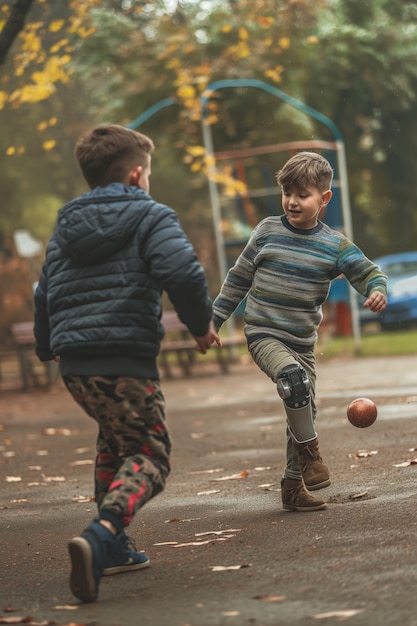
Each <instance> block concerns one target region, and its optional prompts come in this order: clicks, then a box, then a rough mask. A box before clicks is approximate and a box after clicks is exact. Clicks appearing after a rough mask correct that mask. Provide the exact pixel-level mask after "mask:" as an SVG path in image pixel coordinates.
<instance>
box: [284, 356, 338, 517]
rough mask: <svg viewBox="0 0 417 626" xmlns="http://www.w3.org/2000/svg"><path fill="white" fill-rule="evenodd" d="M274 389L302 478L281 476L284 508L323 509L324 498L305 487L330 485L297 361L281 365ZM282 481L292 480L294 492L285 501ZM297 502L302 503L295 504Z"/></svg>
mask: <svg viewBox="0 0 417 626" xmlns="http://www.w3.org/2000/svg"><path fill="white" fill-rule="evenodd" d="M277 390H278V393H279V395H280V397H281V398H282V399H283V401H284V406H285V412H286V414H287V425H288V430H289V433H290V435H291V438H292V439H293V442H294V447H295V449H296V451H297V454H298V463H299V466H300V471H301V475H302V477H303V481H297V480H294V479H290V478H284V479H283V488H282V494H283V503H284V508H290V509H292V510H297V511H306V510H317V509H318V508H324V506H325V503H324V501H322V500H318V499H316V498H313V497H312V496H310V495H309V494H308V493H307V492H305V489H304V486H305V487H307V489H309V490H315V489H322V488H323V487H327V486H328V485H330V478H329V470H328V468H327V467H326V466H325V465H324V463H323V460H322V458H321V456H320V452H319V447H318V439H317V433H316V431H315V429H314V422H313V415H312V409H311V397H310V393H309V391H310V381H309V379H308V376H307V374H306V371H305V370H304V368H302V367H301V366H300V365H298V364H293V365H288V366H287V367H284V368H283V369H282V370H281V372H280V373H279V376H278V381H277ZM285 481H287V482H288V481H291V483H294V485H293V489H292V491H293V494H292V496H291V497H290V496H288V498H287V500H288V502H284V493H285V490H284V487H285ZM302 482H304V485H302ZM299 483H301V484H299ZM298 503H301V504H300V505H298ZM286 504H288V506H286Z"/></svg>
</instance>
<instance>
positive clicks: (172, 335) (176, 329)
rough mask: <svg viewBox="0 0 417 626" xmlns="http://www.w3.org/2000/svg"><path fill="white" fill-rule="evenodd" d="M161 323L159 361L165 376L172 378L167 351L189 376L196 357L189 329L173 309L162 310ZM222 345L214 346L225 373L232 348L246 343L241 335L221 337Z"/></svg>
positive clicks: (195, 349)
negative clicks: (163, 329) (219, 346)
mask: <svg viewBox="0 0 417 626" xmlns="http://www.w3.org/2000/svg"><path fill="white" fill-rule="evenodd" d="M162 325H163V326H164V328H165V337H164V339H163V341H162V343H161V351H160V356H159V362H160V365H161V368H162V370H163V372H164V374H165V376H166V377H167V378H172V367H171V363H170V360H169V357H168V355H169V353H173V354H175V357H176V363H177V365H178V366H179V367H180V369H181V370H182V373H183V375H184V376H191V374H192V370H193V367H194V366H195V362H196V357H197V354H198V352H197V344H196V342H195V340H194V339H193V337H192V336H191V334H190V332H189V330H188V329H187V327H186V326H185V324H183V323H182V322H181V320H180V319H179V318H178V315H177V313H176V312H175V311H164V313H163V315H162ZM222 343H223V347H222V348H218V347H217V346H214V347H213V348H212V350H213V351H214V352H215V354H216V361H217V363H218V365H219V367H220V370H221V372H222V373H224V374H227V373H228V371H229V365H230V362H231V360H232V350H233V348H235V347H238V346H243V345H246V339H245V337H244V336H243V335H236V336H233V337H224V338H222Z"/></svg>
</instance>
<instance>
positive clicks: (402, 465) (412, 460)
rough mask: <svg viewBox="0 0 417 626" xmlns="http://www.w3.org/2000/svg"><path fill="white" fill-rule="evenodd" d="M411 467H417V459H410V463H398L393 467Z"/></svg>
mask: <svg viewBox="0 0 417 626" xmlns="http://www.w3.org/2000/svg"><path fill="white" fill-rule="evenodd" d="M410 465H417V459H408V461H403V462H402V463H396V464H395V465H393V467H410Z"/></svg>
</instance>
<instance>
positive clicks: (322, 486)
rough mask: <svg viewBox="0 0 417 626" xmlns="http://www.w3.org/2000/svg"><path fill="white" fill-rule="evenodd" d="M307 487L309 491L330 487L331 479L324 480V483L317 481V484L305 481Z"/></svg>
mask: <svg viewBox="0 0 417 626" xmlns="http://www.w3.org/2000/svg"><path fill="white" fill-rule="evenodd" d="M304 484H305V486H306V489H308V490H309V491H316V490H317V489H324V488H325V487H328V486H329V485H330V479H328V480H323V482H322V483H316V484H315V485H306V483H305V482H304Z"/></svg>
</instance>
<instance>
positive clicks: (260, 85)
mask: <svg viewBox="0 0 417 626" xmlns="http://www.w3.org/2000/svg"><path fill="white" fill-rule="evenodd" d="M227 87H247V88H256V89H261V90H263V91H265V92H267V93H269V94H271V95H273V96H275V97H277V98H279V99H280V100H282V101H283V102H286V103H287V104H289V105H290V106H292V107H294V108H295V109H298V110H299V111H302V112H303V113H305V114H306V115H308V116H310V117H312V118H313V119H315V120H317V121H318V122H321V123H322V124H323V125H324V126H326V127H327V128H328V129H329V130H330V132H331V133H332V135H333V137H334V140H335V142H336V146H337V151H336V152H337V162H338V168H339V180H340V192H341V204H342V216H343V226H344V229H345V233H346V236H347V237H348V238H349V239H350V240H351V241H353V228H352V219H351V210H350V201H349V190H348V189H349V186H348V176H347V166H346V153H345V144H344V141H343V138H342V134H341V132H340V130H339V129H338V127H337V126H336V124H335V123H334V122H333V121H332V120H331V119H329V118H328V117H326V116H325V115H323V114H322V113H320V112H319V111H317V110H316V109H313V108H312V107H310V106H308V105H307V104H304V102H301V101H300V100H297V99H296V98H293V97H292V96H289V95H288V94H286V93H285V92H283V91H281V90H280V89H277V88H276V87H274V86H272V85H269V84H268V83H265V82H263V81H261V80H257V79H251V78H235V79H225V80H218V81H215V82H213V83H211V84H210V85H208V86H207V87H206V89H205V91H204V93H203V94H202V96H201V103H202V133H203V142H204V148H205V150H206V154H207V156H208V157H209V158H208V170H209V171H208V174H209V175H208V185H209V192H210V201H211V206H212V216H213V223H214V233H215V237H216V246H217V254H218V261H219V269H220V274H221V279H222V280H223V279H224V277H225V276H226V273H227V264H226V256H225V246H224V239H223V233H222V232H221V229H220V228H219V226H218V225H219V223H220V220H221V213H220V201H219V194H218V189H217V184H216V183H215V181H214V180H213V176H210V173H211V172H213V173H214V172H215V170H216V165H215V157H214V154H215V153H214V149H213V139H212V134H211V127H210V125H209V124H207V122H206V118H207V103H208V100H209V98H210V94H211V93H212V92H213V91H217V90H219V89H224V88H227ZM173 104H177V101H176V100H175V99H173V98H165V99H164V100H161V101H159V102H157V103H156V104H154V105H152V106H151V107H149V108H148V109H146V111H144V112H143V113H142V114H141V115H139V116H138V117H136V118H135V119H134V120H133V121H132V122H130V124H128V128H133V129H135V128H138V126H140V125H141V124H143V123H144V122H145V121H146V120H148V119H149V118H150V117H152V116H153V115H155V113H157V112H158V111H160V110H161V109H163V108H166V107H168V106H171V105H173ZM349 298H350V309H351V314H352V331H353V337H354V346H355V352H358V351H359V349H360V324H359V311H358V303H357V299H356V292H355V290H354V289H353V287H351V286H350V285H349Z"/></svg>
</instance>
